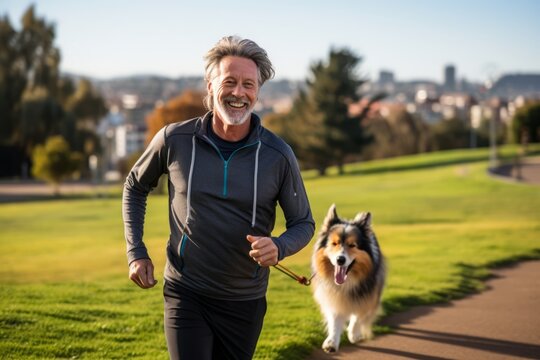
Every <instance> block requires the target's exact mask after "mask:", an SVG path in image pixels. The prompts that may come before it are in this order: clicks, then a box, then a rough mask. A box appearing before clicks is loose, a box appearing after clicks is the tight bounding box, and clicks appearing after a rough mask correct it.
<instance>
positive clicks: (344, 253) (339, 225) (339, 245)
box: [316, 205, 372, 285]
mask: <svg viewBox="0 0 540 360" xmlns="http://www.w3.org/2000/svg"><path fill="white" fill-rule="evenodd" d="M370 222H371V215H370V213H359V214H358V215H357V216H356V217H355V218H354V220H352V221H348V220H343V219H340V218H339V217H338V215H337V212H336V207H335V205H332V206H331V207H330V209H329V211H328V214H327V216H326V218H325V220H324V223H323V226H322V228H321V233H320V235H319V241H318V245H317V249H316V251H317V255H318V256H317V258H318V260H319V262H326V266H324V268H325V270H326V272H330V271H331V270H333V278H334V282H335V283H336V284H337V285H342V284H343V283H344V282H345V281H346V280H347V277H349V276H351V275H353V276H355V277H356V278H359V277H362V278H363V277H365V276H367V272H369V271H370V269H371V266H372V261H371V257H370V255H369V253H368V252H369V250H368V247H369V239H367V234H368V231H369V227H370ZM326 259H327V260H326ZM328 261H329V262H330V264H331V265H332V266H331V267H330V264H328ZM331 268H333V269H331ZM327 275H330V274H327Z"/></svg>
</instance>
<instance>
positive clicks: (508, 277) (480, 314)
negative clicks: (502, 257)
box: [308, 261, 540, 360]
mask: <svg viewBox="0 0 540 360" xmlns="http://www.w3.org/2000/svg"><path fill="white" fill-rule="evenodd" d="M494 274H495V278H493V279H491V280H489V281H488V282H487V285H488V290H486V291H484V292H482V293H480V294H476V295H473V296H470V297H468V298H465V299H462V300H457V301H453V302H451V303H449V304H446V305H440V306H418V307H415V308H413V309H411V310H409V311H407V312H404V313H400V314H396V315H393V316H390V317H388V318H386V319H384V321H381V324H384V325H389V326H391V327H393V328H394V329H395V332H394V333H392V334H389V335H384V336H379V337H377V338H375V339H374V340H371V341H368V342H365V343H362V344H360V345H345V344H342V345H345V346H343V347H342V348H341V349H340V352H338V353H337V354H335V355H329V354H325V353H324V352H323V351H322V350H320V349H319V350H317V351H315V352H314V353H313V354H312V355H311V357H309V358H308V359H310V360H353V359H368V360H371V359H426V360H428V359H430V360H431V359H433V360H446V359H474V360H481V359H489V360H497V359H540V276H539V275H540V261H527V262H523V263H520V264H518V265H515V266H513V267H509V268H504V269H499V270H494Z"/></svg>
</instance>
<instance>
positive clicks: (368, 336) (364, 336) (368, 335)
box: [361, 327, 373, 340]
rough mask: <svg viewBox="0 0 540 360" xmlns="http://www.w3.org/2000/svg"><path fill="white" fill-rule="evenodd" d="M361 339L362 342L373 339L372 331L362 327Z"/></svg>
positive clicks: (369, 328)
mask: <svg viewBox="0 0 540 360" xmlns="http://www.w3.org/2000/svg"><path fill="white" fill-rule="evenodd" d="M361 333H362V339H364V340H371V339H373V331H372V330H371V327H364V328H362V332H361Z"/></svg>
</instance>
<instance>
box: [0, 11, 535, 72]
mask: <svg viewBox="0 0 540 360" xmlns="http://www.w3.org/2000/svg"><path fill="white" fill-rule="evenodd" d="M32 3H35V5H36V6H35V8H36V14H37V15H38V16H39V17H45V18H46V19H47V22H49V23H51V22H52V23H55V25H56V27H55V28H56V41H55V44H56V46H57V47H59V48H60V50H61V54H62V62H61V64H60V67H61V70H62V71H64V72H70V73H76V74H80V75H85V76H91V77H96V78H100V79H107V78H111V77H117V76H127V75H136V74H155V75H164V76H170V77H178V76H202V75H203V71H204V70H203V68H204V63H203V55H204V53H205V52H206V51H207V50H208V49H209V48H211V47H212V46H213V45H214V44H215V43H216V42H217V40H219V38H221V37H222V36H225V35H233V34H234V35H240V36H242V37H246V38H250V39H252V40H254V41H255V42H257V43H258V44H259V45H260V46H262V47H263V48H265V49H266V50H267V51H268V54H269V56H270V59H271V60H272V62H273V63H274V66H275V68H276V79H285V78H286V79H292V80H303V79H305V78H306V77H307V76H308V74H309V67H310V65H311V64H312V63H313V62H315V61H318V60H324V59H326V58H327V56H328V53H329V50H330V49H331V48H332V47H334V48H341V47H347V48H349V49H351V50H353V51H354V52H355V53H357V54H358V55H360V56H362V58H363V61H362V63H361V65H360V67H359V69H360V73H361V74H362V75H364V76H366V77H368V78H369V79H371V80H377V78H378V76H379V71H381V70H388V71H392V72H393V73H394V75H395V79H396V80H397V81H406V80H414V79H427V80H433V81H437V82H442V81H443V74H444V67H445V66H446V65H449V64H451V65H454V66H455V67H456V78H457V79H458V80H460V79H462V78H466V79H467V80H469V81H482V82H483V81H486V80H488V79H489V78H496V77H497V76H499V75H500V74H502V73H540V46H538V42H539V39H540V21H538V17H539V16H540V1H536V0H512V1H509V0H490V1H488V0H468V1H464V0H454V1H452V2H446V1H445V2H441V1H428V0H412V1H401V0H378V1H365V0H357V1H352V0H351V1H339V0H337V1H335V2H332V3H330V2H328V1H315V0H312V1H288V0H272V1H264V2H260V1H243V0H239V1H235V2H233V3H223V2H219V1H214V0H207V1H198V2H192V1H189V2H188V1H181V0H176V1H174V0H154V1H152V2H150V1H145V0H129V1H128V0H109V1H105V0H93V1H68V0H43V1H27V0H0V15H1V16H4V15H6V14H7V15H8V16H9V18H10V20H11V23H12V25H13V26H14V27H15V28H19V27H20V18H21V16H22V14H23V12H24V11H25V10H26V9H27V8H28V6H29V5H30V4H32Z"/></svg>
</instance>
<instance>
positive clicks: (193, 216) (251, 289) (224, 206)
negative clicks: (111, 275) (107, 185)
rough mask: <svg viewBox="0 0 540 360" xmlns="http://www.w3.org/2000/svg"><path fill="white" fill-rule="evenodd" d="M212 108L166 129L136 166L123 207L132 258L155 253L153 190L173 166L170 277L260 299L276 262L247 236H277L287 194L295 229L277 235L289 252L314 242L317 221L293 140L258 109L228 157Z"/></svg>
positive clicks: (216, 292) (218, 293)
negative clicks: (147, 241)
mask: <svg viewBox="0 0 540 360" xmlns="http://www.w3.org/2000/svg"><path fill="white" fill-rule="evenodd" d="M212 116H213V114H212V112H209V113H207V114H206V115H205V116H204V117H202V118H196V119H192V120H188V121H185V122H182V123H176V124H171V125H168V126H166V127H164V128H163V129H161V130H160V131H159V132H158V133H157V134H156V136H155V137H154V139H153V140H152V142H151V143H150V145H149V146H148V148H147V149H146V151H145V152H144V154H143V155H142V156H141V158H140V159H139V160H138V161H137V163H136V164H135V166H134V167H133V169H132V170H131V172H130V173H129V175H128V177H127V179H126V182H125V186H124V194H123V209H122V212H123V217H124V226H125V236H126V242H127V257H128V262H130V263H131V262H132V261H133V260H136V259H141V258H149V256H148V252H147V250H146V247H145V245H144V242H143V224H144V217H145V210H146V198H147V196H148V193H149V192H150V191H151V190H152V189H153V188H154V187H155V186H156V185H157V181H158V179H159V177H160V176H161V175H162V174H164V173H166V174H168V177H169V181H168V186H169V225H170V236H169V242H168V245H167V264H166V266H165V279H167V280H168V281H171V282H176V283H177V284H179V285H180V286H184V287H187V288H189V289H191V290H192V291H195V292H198V293H200V294H202V295H205V296H209V297H213V298H217V299H227V300H252V299H257V298H260V297H263V296H264V295H265V294H266V289H267V286H268V275H269V269H268V268H267V267H259V265H257V264H256V263H255V262H254V261H253V259H251V258H250V256H249V251H250V250H251V246H250V243H249V242H248V241H247V239H246V236H247V235H254V236H271V234H272V230H273V229H274V223H275V218H276V205H277V203H278V202H279V205H280V207H281V208H282V210H283V213H284V215H285V219H286V227H287V230H286V231H285V232H284V233H283V234H281V235H280V236H277V237H272V240H273V241H274V243H275V244H276V245H277V247H278V251H279V255H278V258H279V260H281V259H283V258H284V257H286V256H289V255H292V254H294V253H296V252H297V251H299V250H300V249H302V248H303V247H304V246H306V245H307V243H308V242H309V241H310V239H311V237H312V236H313V233H314V228H315V223H314V221H313V218H312V215H311V209H310V206H309V202H308V199H307V196H306V191H305V188H304V184H303V182H302V178H301V176H300V171H299V168H298V164H297V162H296V158H295V156H294V154H293V152H292V150H291V148H290V147H289V146H288V145H287V144H286V143H285V142H284V141H283V140H281V139H280V138H279V137H277V136H276V135H274V134H273V133H271V132H270V131H268V130H267V129H265V128H264V127H262V126H261V123H260V120H259V118H258V117H257V116H256V115H254V114H252V117H251V121H252V126H251V131H250V134H249V135H248V140H247V142H246V144H245V145H244V146H243V147H242V148H240V149H238V150H236V151H235V152H233V153H232V154H231V156H230V157H229V159H228V160H225V159H224V158H223V156H222V155H221V153H220V151H219V149H218V148H217V146H216V145H215V144H214V143H213V142H212V141H211V140H210V138H209V136H208V134H207V124H208V122H209V121H212Z"/></svg>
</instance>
